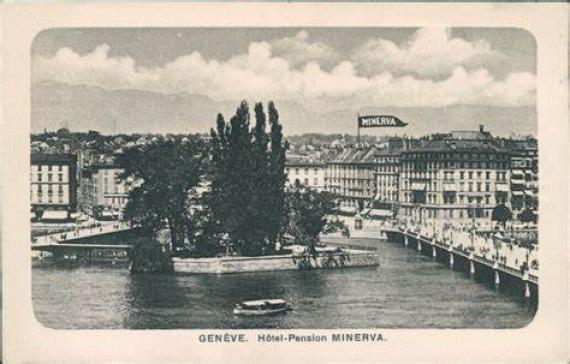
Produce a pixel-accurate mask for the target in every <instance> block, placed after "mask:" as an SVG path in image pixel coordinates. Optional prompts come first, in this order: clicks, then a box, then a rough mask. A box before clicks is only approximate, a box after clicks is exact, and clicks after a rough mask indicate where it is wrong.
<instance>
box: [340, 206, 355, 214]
mask: <svg viewBox="0 0 570 364" xmlns="http://www.w3.org/2000/svg"><path fill="white" fill-rule="evenodd" d="M339 210H340V211H341V212H347V213H356V207H341V208H340V209H339Z"/></svg>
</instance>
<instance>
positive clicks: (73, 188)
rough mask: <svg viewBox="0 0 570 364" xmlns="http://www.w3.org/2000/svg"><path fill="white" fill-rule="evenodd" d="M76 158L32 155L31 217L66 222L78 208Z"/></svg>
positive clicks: (72, 155) (68, 155)
mask: <svg viewBox="0 0 570 364" xmlns="http://www.w3.org/2000/svg"><path fill="white" fill-rule="evenodd" d="M77 183H78V178H77V156H76V155H74V154H45V153H32V154H31V170H30V201H31V207H32V218H35V219H38V220H46V221H47V220H67V219H69V218H70V217H71V213H73V212H75V211H76V209H77Z"/></svg>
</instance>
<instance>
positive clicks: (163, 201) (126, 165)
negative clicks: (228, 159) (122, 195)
mask: <svg viewBox="0 0 570 364" xmlns="http://www.w3.org/2000/svg"><path fill="white" fill-rule="evenodd" d="M207 158H208V154H207V147H206V144H205V143H204V142H203V141H202V140H201V139H199V138H190V139H187V140H184V141H178V140H174V139H161V140H156V141H155V142H153V143H149V144H146V145H144V146H138V147H133V148H127V149H126V150H125V151H124V152H123V153H122V154H121V155H119V157H118V160H117V162H118V164H119V165H120V166H121V167H122V168H123V169H124V172H123V173H122V175H121V176H120V178H122V179H123V180H126V181H127V182H129V183H131V184H132V189H131V191H130V194H129V201H128V203H127V206H126V207H125V218H126V219H127V220H129V221H131V222H132V223H135V224H138V225H141V226H142V227H143V228H144V229H145V230H146V232H147V233H148V234H151V235H153V234H156V233H157V232H158V231H159V230H160V229H162V228H164V227H168V229H169V230H170V236H171V244H172V248H174V249H176V248H177V247H181V246H182V245H183V243H184V236H185V234H186V225H187V224H186V220H187V219H188V216H187V205H188V195H189V192H190V191H191V189H193V188H194V187H196V185H197V184H198V182H199V181H200V178H201V176H202V174H203V172H204V170H205V168H206V162H207Z"/></svg>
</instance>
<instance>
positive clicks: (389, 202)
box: [374, 139, 403, 212]
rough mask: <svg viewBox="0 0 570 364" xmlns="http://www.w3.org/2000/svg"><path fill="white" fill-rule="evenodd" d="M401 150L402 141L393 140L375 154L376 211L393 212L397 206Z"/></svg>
mask: <svg viewBox="0 0 570 364" xmlns="http://www.w3.org/2000/svg"><path fill="white" fill-rule="evenodd" d="M402 149H403V141H402V140H401V139H395V140H391V141H389V142H388V143H387V144H386V145H385V146H384V147H382V148H378V150H377V152H376V155H375V166H374V168H375V171H374V175H375V184H376V193H375V195H374V205H375V207H376V208H378V209H381V210H386V211H391V212H393V211H394V210H395V208H396V206H397V203H398V190H399V177H400V155H401V153H402Z"/></svg>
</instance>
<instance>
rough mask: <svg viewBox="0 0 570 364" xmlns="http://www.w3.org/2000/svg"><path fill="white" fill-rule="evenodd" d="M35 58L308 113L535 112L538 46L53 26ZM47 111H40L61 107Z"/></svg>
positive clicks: (118, 86)
mask: <svg viewBox="0 0 570 364" xmlns="http://www.w3.org/2000/svg"><path fill="white" fill-rule="evenodd" d="M32 60H33V62H32V82H33V84H34V85H38V84H42V83H46V82H57V83H58V84H63V85H67V86H70V87H95V88H97V89H98V90H102V91H104V92H116V91H118V90H136V91H143V92H148V93H149V95H157V96H155V97H156V98H159V97H165V96H166V97H173V95H184V96H187V97H198V96H200V97H207V98H208V99H210V100H212V101H213V105H216V103H231V102H237V101H239V100H242V99H247V100H269V99H271V100H275V101H276V102H287V103H290V104H294V105H299V108H303V109H304V110H306V111H307V112H308V113H312V114H315V113H317V114H325V113H334V112H340V111H343V112H346V111H347V110H350V111H352V112H354V113H357V112H359V110H366V109H379V108H380V109H381V108H383V107H385V108H408V109H410V108H411V109H413V108H431V109H434V108H436V109H437V108H439V109H442V110H445V109H446V108H452V107H460V106H468V107H472V108H477V109H478V110H480V109H482V108H483V109H484V108H486V107H488V108H493V110H495V111H496V110H503V109H504V110H505V112H507V113H508V112H511V111H513V110H519V111H520V110H522V109H524V110H530V111H525V112H531V113H533V112H535V102H536V101H535V98H536V90H535V88H536V82H535V79H536V76H535V74H536V46H535V43H534V38H533V37H532V35H530V34H529V33H527V32H526V31H524V30H520V29H508V28H507V29H498V28H454V29H450V28H234V29H232V28H168V29H119V28H101V29H51V30H47V31H44V32H42V33H40V34H39V35H38V36H37V37H36V39H35V40H34V43H33V46H32ZM35 100H37V98H36V99H35ZM37 101H38V102H40V103H41V102H42V101H44V102H43V105H44V106H45V104H46V102H45V100H37ZM50 102H51V103H53V102H54V101H53V100H52V101H50ZM70 102H71V100H70ZM84 102H87V103H88V102H89V101H84ZM126 102H128V101H126ZM87 106H88V105H87ZM32 107H33V105H32ZM44 109H45V110H43V111H42V112H43V116H42V120H45V119H50V118H49V117H48V116H46V115H45V114H46V113H49V112H58V110H59V109H57V108H49V107H48V108H44ZM533 110H534V111H533ZM212 112H214V111H212ZM462 115H463V116H462V117H465V116H464V113H463V114H462ZM78 117H81V116H80V115H78ZM165 117H166V119H168V117H167V116H165ZM55 119H57V118H55ZM55 119H54V118H51V119H50V120H55ZM524 119H525V120H527V121H526V122H527V123H528V122H533V120H534V117H532V116H531V117H527V118H524ZM529 120H530V121H529ZM34 122H36V120H32V124H34ZM38 122H39V121H38ZM157 122H160V123H164V122H165V120H164V119H163V120H160V121H157ZM166 122H168V120H166ZM308 122H310V121H308ZM474 122H475V120H474ZM72 123H73V122H72ZM38 126H39V124H38ZM68 126H69V127H71V128H72V129H73V125H68ZM319 128H320V129H322V128H323V125H321V124H319ZM509 128H511V125H509ZM525 128H526V129H525V130H527V129H528V125H527V126H525ZM534 128H535V127H534ZM158 130H160V128H158ZM138 131H139V130H133V132H138ZM314 131H318V130H314ZM434 131H436V130H434ZM323 132H325V131H323Z"/></svg>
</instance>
